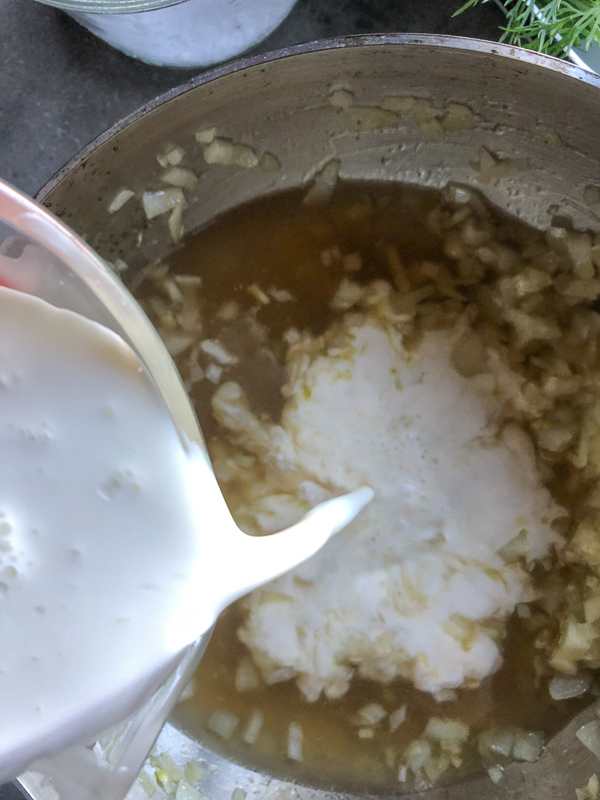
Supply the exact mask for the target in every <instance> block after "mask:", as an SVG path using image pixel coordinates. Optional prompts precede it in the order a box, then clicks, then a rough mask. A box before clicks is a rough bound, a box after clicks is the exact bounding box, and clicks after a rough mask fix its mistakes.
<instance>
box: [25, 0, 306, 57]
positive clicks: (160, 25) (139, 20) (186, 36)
mask: <svg viewBox="0 0 600 800" xmlns="http://www.w3.org/2000/svg"><path fill="white" fill-rule="evenodd" d="M39 1H40V2H43V3H45V4H46V5H52V6H55V7H57V8H62V9H63V10H64V11H66V12H67V13H68V14H69V15H70V16H71V17H73V19H75V20H76V21H77V22H79V23H80V24H81V25H83V26H84V27H85V28H87V29H88V30H90V31H91V32H92V33H94V34H95V35H96V36H98V37H99V38H100V39H102V40H103V41H105V42H107V44H110V45H112V47H115V48H116V49H117V50H120V51H121V52H123V53H126V54H127V55H129V56H132V57H133V58H138V59H140V60H141V61H145V62H146V63H147V64H154V65H156V66H164V67H206V66H208V65H210V64H215V63H218V62H219V61H226V60H227V59H229V58H232V57H233V56H236V55H238V54H239V53H241V52H243V51H244V50H247V49H248V48H249V47H252V46H253V45H255V44H257V43H258V42H260V41H262V40H263V39H264V38H265V37H266V36H268V35H269V33H271V32H272V31H273V30H274V29H275V28H276V27H277V26H278V25H279V24H280V23H281V22H282V21H283V20H284V19H285V17H286V16H287V15H288V14H289V12H290V11H291V9H292V7H293V6H294V4H295V3H296V0H184V2H181V0H179V1H178V2H176V1H175V0H39Z"/></svg>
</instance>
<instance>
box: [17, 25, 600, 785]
mask: <svg viewBox="0 0 600 800" xmlns="http://www.w3.org/2000/svg"><path fill="white" fill-rule="evenodd" d="M336 88H344V89H348V90H350V91H351V92H353V94H354V98H355V100H354V102H355V105H356V106H359V107H362V108H367V107H368V108H371V109H373V108H377V107H378V104H379V103H380V101H381V99H382V97H384V96H389V95H396V96H402V97H407V96H409V97H421V98H427V99H428V100H430V101H431V102H432V103H433V106H434V107H436V108H438V109H439V113H440V115H441V114H442V113H443V111H444V109H447V107H448V104H449V103H460V104H465V105H467V106H469V108H470V109H471V110H472V111H473V112H474V114H475V115H476V120H475V123H474V124H473V126H472V127H468V128H466V129H462V130H457V131H451V132H446V133H444V134H443V135H440V136H437V137H433V138H432V136H431V133H432V131H431V128H428V127H427V126H426V125H425V126H424V125H419V123H418V122H417V121H416V120H415V119H414V116H411V115H410V114H409V115H401V116H400V117H399V119H398V120H397V121H396V122H394V123H393V124H392V125H391V126H390V127H378V126H377V125H374V126H373V124H371V125H366V126H365V125H364V123H363V127H366V128H369V127H371V128H373V129H372V130H363V132H361V131H360V130H358V128H357V122H356V119H357V116H360V114H357V113H356V112H347V111H344V110H343V109H342V110H340V108H339V107H334V106H333V105H332V104H331V103H330V102H329V100H328V97H329V95H330V93H331V92H332V90H335V89H336ZM361 113H362V112H361ZM365 113H367V116H368V115H369V114H371V117H370V119H371V122H372V121H373V119H376V118H377V113H376V112H365ZM363 116H364V114H363ZM599 122H600V78H599V77H597V76H594V75H591V74H590V73H587V72H585V71H583V70H580V69H578V68H576V67H573V66H570V65H568V64H566V63H564V62H561V61H558V60H556V59H552V58H547V57H543V56H540V55H538V54H534V53H531V52H527V51H523V50H518V49H515V48H511V47H507V46H503V45H497V44H491V43H485V42H480V41H473V40H467V39H455V38H450V37H437V36H412V35H411V36H408V35H407V36H400V35H395V36H388V35H380V36H362V37H350V38H340V39H334V40H330V41H324V42H316V43H312V44H308V45H302V46H299V47H294V48H290V49H287V50H282V51H279V52H276V53H271V54H268V55H264V56H258V57H254V58H250V59H244V60H242V61H238V62H236V63H234V64H230V65H227V66H224V67H219V68H217V69H214V70H212V71H210V72H207V73H205V74H203V75H201V76H200V77H198V78H195V79H193V80H191V81H189V82H188V83H186V84H184V85H183V86H181V87H180V88H178V89H175V90H173V91H171V92H169V93H167V94H166V95H163V96H162V97H160V98H158V99H157V100H155V101H154V102H152V103H151V104H149V105H148V106H146V107H144V108H142V109H140V110H139V111H137V112H136V113H135V114H133V115H131V116H130V117H128V118H127V119H125V120H124V121H123V122H121V123H119V124H118V125H116V126H115V127H114V128H112V129H111V130H109V131H108V132H107V133H105V134H103V135H102V136H100V137H99V138H98V139H97V140H96V141H95V142H93V143H92V144H91V145H89V146H88V147H87V148H85V149H84V150H83V151H82V152H81V153H80V154H79V155H77V156H76V157H75V158H74V159H73V160H72V161H71V162H70V163H69V164H67V165H66V167H64V169H62V170H61V171H60V172H59V173H58V174H57V175H56V176H55V177H54V178H53V179H52V180H51V181H50V182H49V183H48V184H47V185H46V186H45V187H44V188H43V189H41V191H40V192H39V194H38V199H39V200H41V201H42V202H43V203H44V204H45V205H46V206H48V208H50V209H51V210H52V211H53V212H54V213H55V214H57V215H58V216H59V217H62V218H63V219H64V220H65V221H66V222H67V223H68V224H69V225H70V226H72V227H73V228H74V229H75V230H76V231H77V232H78V233H79V234H80V235H82V236H83V237H84V238H85V239H86V240H87V241H88V243H89V244H90V245H92V246H93V247H94V248H95V249H96V250H97V251H98V252H99V253H100V254H101V255H102V256H104V257H105V258H106V259H108V260H110V261H113V262H114V261H115V260H116V259H122V260H123V261H125V262H126V263H127V264H128V265H129V271H128V272H127V273H125V276H126V279H127V278H128V277H129V276H130V275H133V274H135V272H136V271H137V270H138V269H139V268H141V267H143V266H145V265H146V264H147V263H148V262H149V261H152V260H154V259H156V258H157V256H160V255H161V254H163V253H164V252H165V251H166V250H167V249H168V248H169V247H170V244H171V242H170V238H169V230H168V226H167V224H166V222H165V218H164V217H159V218H157V219H155V220H152V221H151V222H147V221H146V219H145V216H144V212H143V210H142V207H141V204H140V203H139V200H138V199H132V200H130V201H129V202H127V203H126V204H125V206H124V207H123V208H122V209H121V210H120V211H119V212H118V213H115V214H109V213H108V206H109V203H110V201H111V200H112V199H113V198H114V197H115V195H116V194H117V193H118V192H119V190H120V189H122V188H127V189H131V190H132V191H134V192H136V193H137V194H141V193H142V192H143V191H146V190H155V189H159V188H162V187H163V185H161V183H160V180H159V176H160V174H161V172H162V168H161V167H160V166H159V164H158V162H157V159H156V156H157V154H159V153H163V152H164V151H165V148H168V147H169V146H171V145H178V146H180V147H182V148H183V149H184V150H185V151H186V154H187V156H186V166H187V165H189V166H191V167H192V168H193V169H195V170H196V172H197V173H198V175H199V177H200V180H199V182H198V184H197V186H196V187H195V189H194V190H192V191H191V192H189V193H188V201H189V207H188V208H187V210H186V211H185V214H184V220H183V221H184V225H185V228H186V229H187V230H193V229H195V228H197V227H198V226H201V225H203V224H205V223H206V222H208V221H209V220H211V219H212V218H214V217H215V215H217V214H219V213H221V212H223V211H225V210H227V209H229V208H231V207H233V206H236V205H239V204H240V203H243V202H245V201H247V200H250V199H252V198H255V197H257V196H260V195H262V194H265V193H267V192H273V191H276V190H280V189H284V188H288V187H293V186H298V185H300V184H303V183H305V182H306V181H308V180H310V178H311V176H312V175H314V173H315V172H316V171H318V170H319V169H320V168H321V167H322V166H323V165H324V164H326V163H327V162H328V161H330V160H331V159H332V158H337V159H339V160H340V163H341V167H340V176H341V177H342V178H348V179H362V180H365V179H368V180H384V181H396V180H402V181H408V182H414V183H419V184H423V185H427V186H435V187H440V186H443V185H444V184H446V183H447V182H448V181H450V180H452V181H458V182H460V183H463V184H469V185H472V186H474V187H478V188H482V189H483V190H484V191H485V192H486V194H487V195H488V196H489V197H490V199H491V200H492V201H493V202H494V203H496V204H497V205H498V206H499V207H501V208H503V209H506V210H507V211H509V212H511V213H513V214H517V215H518V216H520V217H522V218H523V219H525V220H526V221H528V222H530V223H531V224H534V225H536V226H538V227H545V226H547V225H548V224H549V223H550V222H551V220H552V219H554V218H556V217H559V218H560V217H566V218H569V219H570V220H571V221H572V222H573V224H574V225H575V226H576V227H581V228H591V229H595V230H600V204H599V203H595V204H594V202H593V201H594V198H595V197H596V196H597V192H594V191H593V190H592V191H590V190H589V189H588V188H587V187H589V186H598V185H600V137H599V136H598V123H599ZM213 126H214V127H216V128H217V131H218V134H219V135H220V136H223V137H228V138H230V139H231V140H232V141H234V142H241V143H244V144H247V145H250V146H251V147H253V148H254V149H255V151H256V152H257V153H258V154H259V155H260V154H262V153H264V152H270V153H273V154H275V155H276V156H277V158H278V159H279V161H280V163H281V169H279V170H278V171H275V172H272V171H265V170H262V169H260V168H259V167H255V168H252V169H244V168H241V167H231V166H222V165H208V164H206V163H205V161H204V158H203V155H202V149H201V147H200V145H199V144H198V143H197V142H196V141H195V138H194V134H195V133H196V131H198V130H202V129H207V128H211V127H213ZM482 147H483V148H485V149H486V151H487V152H488V153H491V154H493V158H495V159H496V160H498V161H499V163H505V164H506V165H507V169H506V170H500V173H501V175H500V177H497V178H495V179H493V180H491V181H490V182H489V183H486V184H485V185H482V184H481V182H480V179H481V174H480V171H479V168H478V161H479V158H480V156H481V153H482V151H481V148H482ZM484 155H485V151H484ZM502 173H504V174H502ZM594 713H595V711H594V709H589V710H588V711H586V712H584V713H583V715H582V716H581V717H580V718H579V720H578V721H575V722H574V723H573V724H572V725H570V726H569V728H567V729H566V730H565V731H563V732H562V733H561V734H560V735H559V736H557V737H555V739H554V740H553V741H552V742H551V743H550V745H549V747H548V750H547V752H546V754H545V755H544V756H543V757H542V759H541V760H540V761H539V762H538V763H537V764H533V765H527V766H524V767H523V766H521V765H513V766H512V767H510V768H509V769H507V770H506V774H505V778H504V780H503V781H502V782H501V783H500V784H498V785H497V786H494V785H493V784H492V783H491V781H490V780H489V779H488V778H481V779H476V780H473V781H469V782H468V783H465V784H463V785H461V786H457V787H453V788H449V789H436V790H433V791H431V792H430V793H429V794H428V797H429V798H430V800H442V798H448V800H449V798H451V797H453V798H456V800H466V799H467V798H475V797H476V798H478V800H499V799H500V798H504V799H506V798H515V799H516V798H523V799H524V798H528V800H533V799H534V798H539V799H540V800H542V798H543V800H567V798H570V797H574V788H575V787H576V786H581V785H583V784H585V783H586V782H587V780H588V778H589V777H590V775H591V774H592V772H594V771H595V770H596V769H597V768H598V765H597V762H596V763H594V762H595V759H594V758H593V757H592V756H591V754H590V753H589V752H588V751H586V750H585V749H584V748H583V747H582V746H581V745H580V744H579V743H578V742H577V741H576V740H575V739H574V737H573V734H574V731H575V730H576V727H577V725H578V724H581V723H582V722H583V721H586V720H587V719H591V718H593V717H594ZM160 747H161V748H162V749H168V750H169V751H170V752H171V754H172V755H173V757H174V758H175V760H176V761H179V762H180V763H181V762H183V763H185V762H186V761H188V760H190V759H192V758H193V759H197V760H200V762H201V763H202V762H205V763H206V764H207V766H210V765H214V767H215V768H216V769H214V770H210V769H208V770H207V778H206V785H205V786H204V787H203V789H202V793H203V794H207V795H208V796H209V797H210V798H211V800H229V798H230V797H231V793H232V791H233V790H234V789H235V788H236V787H241V788H242V789H244V790H245V791H246V792H248V793H249V794H252V796H253V797H256V798H261V800H263V799H264V800H275V799H276V798H280V797H281V798H284V797H285V798H287V797H299V798H302V800H326V798H329V797H331V796H332V795H331V793H329V792H326V791H323V790H320V789H314V788H310V787H303V786H297V785H293V784H290V783H287V782H286V781H283V780H278V779H275V778H273V779H268V778H264V777H262V776H260V775H259V774H257V773H255V772H253V771H252V770H250V769H246V768H245V767H242V766H239V765H237V764H233V763H231V762H229V761H228V760H227V759H226V758H222V757H220V756H217V755H216V754H213V753H211V752H210V751H208V750H206V749H205V748H203V747H201V746H200V745H198V744H197V743H195V742H192V741H191V740H189V739H188V738H187V737H186V736H184V735H183V734H181V733H180V732H179V731H177V730H175V729H174V728H173V727H172V726H167V728H166V729H165V730H164V731H163V734H162V739H161V742H160ZM29 788H30V789H31V787H29ZM33 791H34V793H35V794H36V798H37V797H39V798H40V800H41V799H42V797H43V792H42V790H40V789H39V787H38V788H37V789H35V790H33ZM134 791H135V790H134ZM419 796H420V795H419ZM140 797H144V795H143V793H141V794H140ZM44 800H45V798H44Z"/></svg>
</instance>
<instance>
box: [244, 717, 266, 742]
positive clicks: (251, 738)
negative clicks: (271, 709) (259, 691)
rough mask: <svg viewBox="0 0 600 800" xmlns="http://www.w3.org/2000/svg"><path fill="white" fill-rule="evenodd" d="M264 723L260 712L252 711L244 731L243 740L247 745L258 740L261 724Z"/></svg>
mask: <svg viewBox="0 0 600 800" xmlns="http://www.w3.org/2000/svg"><path fill="white" fill-rule="evenodd" d="M264 721H265V717H264V714H263V713H262V711H253V712H252V714H251V715H250V719H249V720H248V724H247V725H246V730H245V731H244V735H243V737H242V738H243V740H244V741H245V742H246V743H247V744H254V742H255V741H256V740H257V738H258V734H259V733H260V731H261V728H262V726H263V723H264Z"/></svg>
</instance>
